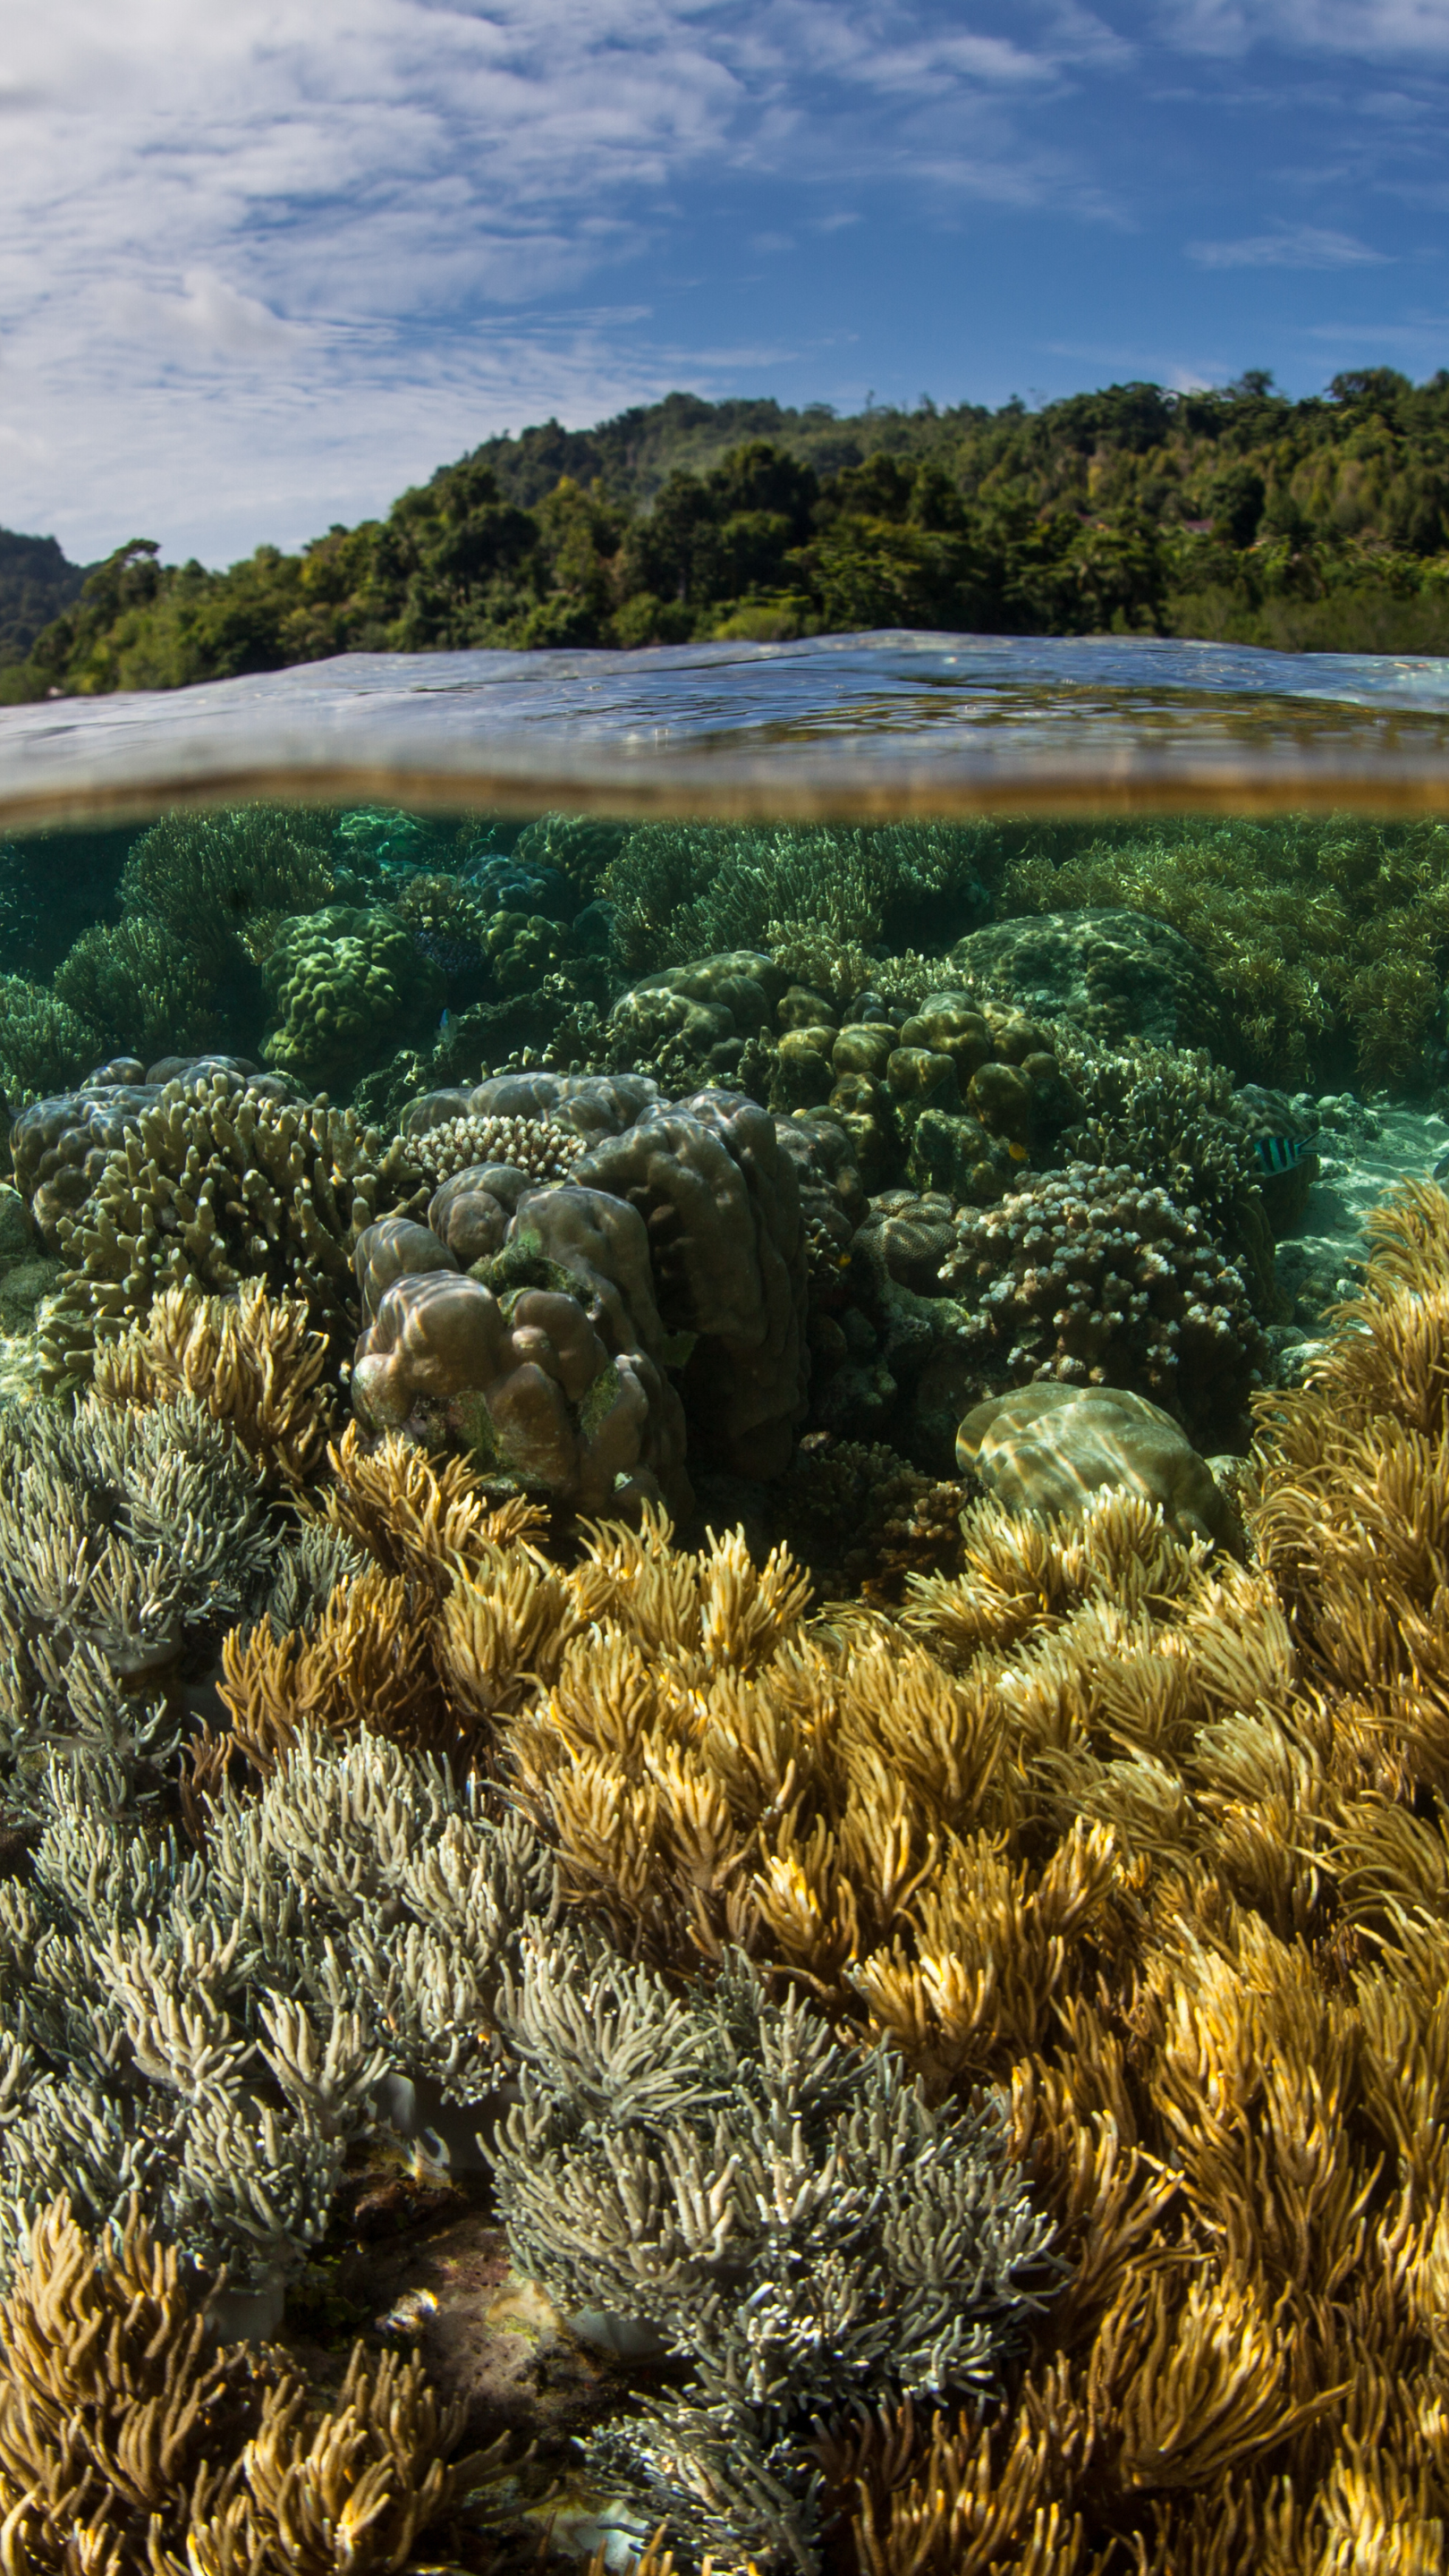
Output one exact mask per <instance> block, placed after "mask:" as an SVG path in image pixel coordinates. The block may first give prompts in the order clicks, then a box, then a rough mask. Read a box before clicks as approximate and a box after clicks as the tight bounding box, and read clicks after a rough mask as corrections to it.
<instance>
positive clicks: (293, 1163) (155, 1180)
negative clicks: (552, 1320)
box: [42, 1073, 417, 1384]
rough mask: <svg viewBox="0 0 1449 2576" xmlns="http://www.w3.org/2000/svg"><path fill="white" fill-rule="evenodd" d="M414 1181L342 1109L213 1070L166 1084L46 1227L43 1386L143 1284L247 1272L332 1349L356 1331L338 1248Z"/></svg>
mask: <svg viewBox="0 0 1449 2576" xmlns="http://www.w3.org/2000/svg"><path fill="white" fill-rule="evenodd" d="M416 1186H417V1176H416V1174H415V1173H413V1172H412V1171H411V1170H410V1169H409V1167H408V1166H407V1164H406V1162H405V1160H404V1157H403V1153H402V1150H401V1148H399V1147H397V1146H393V1147H390V1148H389V1149H388V1150H387V1151H386V1152H384V1151H383V1149H382V1145H381V1141H380V1139H379V1138H378V1137H377V1136H376V1135H375V1134H374V1133H373V1132H372V1131H371V1130H370V1129H364V1128H362V1127H360V1126H359V1125H358V1122H357V1120H356V1119H355V1118H354V1117H353V1116H352V1114H351V1112H350V1111H347V1112H344V1111H341V1110H336V1109H329V1108H328V1107H327V1105H326V1103H325V1101H317V1102H311V1103H307V1104H300V1103H295V1102H280V1101H277V1100H273V1099H267V1098H263V1097H260V1096H259V1095H258V1094H257V1093H256V1092H255V1091H252V1090H244V1091H241V1092H238V1091H236V1090H235V1088H234V1086H233V1085H232V1084H230V1083H229V1082H228V1079H227V1077H226V1076H225V1075H223V1074H220V1073H215V1074H212V1075H210V1076H209V1077H208V1076H203V1077H202V1078H201V1079H199V1080H196V1081H193V1082H190V1083H186V1082H169V1083H166V1084H165V1085H164V1086H163V1087H162V1090H161V1092H160V1094H159V1097H158V1098H157V1099H156V1100H155V1101H154V1102H152V1103H150V1104H148V1105H147V1106H146V1107H145V1108H143V1109H142V1110H141V1112H140V1114H139V1117H138V1118H137V1119H136V1123H135V1126H134V1128H132V1127H130V1126H129V1124H128V1128H127V1132H126V1133H125V1134H124V1135H123V1136H122V1138H121V1140H120V1142H119V1143H118V1144H116V1145H115V1146H113V1147H112V1148H111V1149H110V1150H109V1151H108V1152H107V1153H106V1154H105V1156H104V1159H103V1161H102V1164H101V1169H100V1172H99V1174H98V1175H97V1177H96V1179H95V1181H94V1183H93V1186H92V1188H91V1190H90V1194H89V1196H88V1197H87V1198H86V1199H85V1201H84V1203H83V1204H82V1206H81V1207H80V1208H79V1209H78V1210H77V1211H76V1212H75V1214H73V1215H71V1214H65V1215H62V1216H61V1217H60V1219H59V1223H58V1233H59V1239H60V1248H61V1251H62V1253H63V1254H64V1256H65V1260H66V1264H67V1267H66V1269H65V1271H64V1272H63V1274H62V1278H61V1285H60V1290H59V1293H58V1295H57V1297H56V1299H55V1301H54V1303H53V1305H52V1306H51V1307H50V1308H49V1309H48V1310H47V1314H46V1319H45V1324H44V1328H43V1333H42V1349H43V1357H44V1362H45V1367H46V1372H47V1375H48V1377H49V1379H50V1381H51V1382H52V1383H53V1384H65V1383H74V1382H75V1381H76V1380H78V1379H82V1378H84V1377H86V1376H88V1375H89V1372H90V1366H91V1357H90V1355H91V1351H92V1348H93V1346H94V1343H95V1342H96V1340H97V1339H102V1340H104V1339H110V1338H112V1337H114V1336H115V1335H116V1334H119V1333H122V1332H124V1331H125V1330H126V1329H127V1327H128V1326H129V1325H130V1324H132V1323H134V1322H135V1321H137V1320H139V1319H140V1318H141V1317H143V1316H145V1315H146V1314H147V1313H148V1312H149V1310H150V1307H151V1303H152V1300H153V1298H154V1297H155V1295H156V1293H157V1291H158V1290H159V1289H161V1288H164V1287H179V1286H180V1285H181V1284H182V1282H183V1281H185V1280H187V1279H194V1280H195V1281H196V1282H197V1283H198V1285H199V1286H201V1287H202V1288H206V1289H227V1288H233V1287H235V1286H236V1285H237V1284H238V1283H239V1281H241V1280H243V1279H253V1278H260V1279H263V1280H265V1281H266V1283H267V1285H268V1287H269V1288H270V1289H271V1290H272V1291H273V1292H274V1293H275V1294H278V1295H292V1296H299V1297H301V1298H303V1299H305V1301H306V1304H307V1307H308V1310H309V1312H310V1315H311V1319H312V1321H313V1323H314V1325H315V1326H316V1327H317V1328H318V1329H319V1330H321V1331H322V1332H324V1333H325V1334H326V1335H327V1336H328V1339H329V1341H330V1342H331V1343H332V1344H333V1345H334V1347H335V1346H336V1344H337V1342H338V1341H339V1340H340V1339H347V1340H350V1338H351V1337H352V1335H353V1334H354V1333H355V1332H356V1330H357V1308H356V1304H355V1300H354V1295H353V1280H352V1247H353V1245H354V1243H355V1242H356V1240H357V1238H358V1236H359V1235H360V1234H361V1233H362V1232H363V1230H364V1229H365V1228H366V1227H367V1226H368V1225H370V1224H371V1223H372V1220H373V1218H374V1217H375V1216H376V1215H377V1214H378V1213H379V1209H380V1207H385V1206H386V1205H388V1204H389V1203H390V1202H391V1201H393V1200H394V1199H396V1198H398V1197H405V1196H407V1195H408V1193H409V1192H410V1191H411V1190H413V1189H415V1188H416Z"/></svg>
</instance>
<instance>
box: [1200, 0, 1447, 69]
mask: <svg viewBox="0 0 1449 2576" xmlns="http://www.w3.org/2000/svg"><path fill="white" fill-rule="evenodd" d="M1160 15H1161V23H1162V24H1163V27H1164V30H1165V32H1166V33H1167V34H1168V35H1169V36H1170V37H1172V38H1173V39H1174V40H1175V41H1176V42H1178V43H1180V44H1184V45H1187V46H1188V47H1190V48H1191V49H1193V50H1194V51H1198V52H1202V53H1211V54H1245V53H1247V52H1249V51H1250V50H1251V49H1252V48H1253V47H1254V46H1257V45H1279V46H1284V47H1287V48H1289V49H1291V50H1294V51H1301V52H1306V53H1326V54H1359V55H1365V56H1368V57H1370V58H1376V57H1378V56H1389V57H1400V56H1403V57H1412V56H1414V55H1421V56H1422V55H1428V56H1435V55H1444V54H1449V6H1446V0H1166V5H1165V6H1164V7H1163V8H1162V10H1161V13H1160Z"/></svg>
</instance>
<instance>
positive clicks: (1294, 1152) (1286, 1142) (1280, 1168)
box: [1253, 1136, 1314, 1172]
mask: <svg viewBox="0 0 1449 2576" xmlns="http://www.w3.org/2000/svg"><path fill="white" fill-rule="evenodd" d="M1313 1150H1314V1149H1313V1146H1312V1144H1311V1142H1310V1141H1309V1139H1308V1137H1306V1136H1258V1137H1256V1138H1255V1139H1254V1142H1253V1153H1254V1156H1255V1158H1256V1161H1257V1165H1258V1169H1259V1171H1260V1172H1296V1171H1297V1169H1298V1166H1299V1164H1300V1163H1301V1162H1303V1161H1304V1160H1305V1158H1306V1157H1307V1156H1308V1155H1309V1154H1311V1153H1312V1152H1313Z"/></svg>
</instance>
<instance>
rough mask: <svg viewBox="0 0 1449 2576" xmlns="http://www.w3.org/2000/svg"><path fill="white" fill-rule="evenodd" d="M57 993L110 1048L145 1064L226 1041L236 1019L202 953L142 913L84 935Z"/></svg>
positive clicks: (62, 971) (59, 973)
mask: <svg viewBox="0 0 1449 2576" xmlns="http://www.w3.org/2000/svg"><path fill="white" fill-rule="evenodd" d="M54 991H55V993H56V995H57V997H58V999H59V1000H60V1001H62V1002H64V1003H66V1004H67V1005H68V1007H69V1008H70V1009H71V1010H73V1011H74V1012H75V1013H76V1015H77V1017H78V1018H79V1019H81V1020H82V1021H84V1023H85V1025H86V1026H87V1027H88V1028H90V1029H93V1030H95V1031H96V1033H97V1041H98V1043H97V1044H96V1045H95V1046H93V1048H92V1054H93V1055H95V1054H99V1053H100V1051H101V1049H102V1048H103V1047H112V1048H116V1049H125V1050H126V1051H128V1052H129V1053H132V1054H134V1055H137V1056H139V1057H141V1058H143V1059H145V1060H149V1059H150V1058H151V1057H152V1056H159V1055H165V1054H172V1053H175V1052H187V1053H194V1052H196V1051H198V1050H200V1049H201V1048H203V1047H210V1046H217V1045H219V1044H221V1043H222V1041H223V1037H224V1033H225V1030H226V1027H227V1025H228V1014H227V1012H226V1011H225V1010H223V1009H222V1008H220V1007H219V1006H218V1005H217V1003H216V1002H215V1001H214V1000H213V998H212V987H211V984H210V982H209V980H208V978H207V977H206V975H205V974H204V973H203V971H202V967H201V965H200V963H199V962H198V960H197V958H196V956H195V954H194V953H193V951H192V950H191V949H189V948H188V947H187V946H186V945H185V943H184V942H183V941H182V940H180V939H178V937H177V935H176V933H175V931H174V930H172V929H171V928H170V926H169V925H168V924H167V923H166V922H164V921H157V920H154V919H153V918H152V917H151V915H150V914H148V913H141V914H138V915H137V916H135V917H134V918H132V919H127V920H125V921H119V922H97V923H96V924H95V925H94V927H93V928H92V929H90V930H85V931H82V933H81V935H80V937H79V939H77V941H76V942H75V945H74V946H73V947H72V948H71V949H70V951H69V953H68V954H67V955H66V957H65V958H64V959H63V960H62V962H61V964H60V965H59V966H58V967H57V968H56V971H55V978H54Z"/></svg>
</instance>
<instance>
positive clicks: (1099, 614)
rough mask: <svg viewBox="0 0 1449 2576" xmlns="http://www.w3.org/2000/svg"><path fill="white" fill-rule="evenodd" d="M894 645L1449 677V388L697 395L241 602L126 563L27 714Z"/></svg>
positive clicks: (417, 513) (262, 556)
mask: <svg viewBox="0 0 1449 2576" xmlns="http://www.w3.org/2000/svg"><path fill="white" fill-rule="evenodd" d="M3 542H4V541H0V543H3ZM9 542H10V543H12V544H13V543H17V542H23V543H28V544H34V543H36V542H37V541H35V540H23V541H21V540H10V541H9ZM57 552H58V549H57ZM62 561H63V558H62ZM73 569H74V568H73V567H67V570H73ZM880 626H918V627H944V628H949V629H956V630H972V629H976V630H989V631H994V632H997V633H1009V634H1069V635H1078V634H1092V633H1100V632H1110V633H1117V634H1123V633H1134V634H1135V633H1143V634H1168V635H1190V636H1201V637H1208V638H1217V639H1223V640H1228V641H1234V642H1245V643H1255V644H1271V645H1277V646H1280V647H1283V648H1286V649H1289V650H1300V649H1304V650H1340V651H1402V652H1412V651H1442V650H1446V649H1449V372H1443V371H1441V372H1440V373H1439V374H1438V375H1436V376H1435V377H1433V378H1432V379H1431V380H1430V382H1429V383H1427V384H1425V385H1420V386H1414V385H1412V384H1411V383H1410V382H1409V380H1408V378H1407V377H1405V376H1401V375H1398V374H1396V373H1394V372H1393V371H1392V370H1391V369H1388V368H1375V369H1372V370H1369V371H1366V372H1362V373H1357V374H1350V375H1341V376H1337V377H1335V378H1334V381H1333V383H1332V385H1331V386H1330V388H1329V390H1328V392H1327V393H1326V394H1324V395H1322V396H1318V397H1314V398H1312V399H1309V400H1305V401H1299V402H1294V401H1290V400H1289V399H1288V398H1287V397H1286V396H1284V395H1282V394H1280V393H1278V392H1277V391H1276V390H1275V389H1274V386H1273V383H1272V379H1271V377H1268V376H1266V375H1263V374H1259V373H1254V374H1249V375H1246V376H1244V377H1242V378H1241V379H1240V380H1239V382H1238V383H1237V384H1235V385H1232V386H1230V387H1228V388H1227V389H1226V390H1224V391H1220V392H1202V393H1183V394H1173V393H1167V392H1164V391H1163V390H1162V388H1161V387H1160V386H1157V385H1148V384H1130V385H1114V386H1111V387H1109V388H1108V389H1107V390H1106V391H1105V392H1101V393H1094V394H1078V395H1073V396H1072V397H1071V398H1070V399H1068V400H1066V401H1063V402H1057V403H1051V404H1048V405H1047V406H1046V407H1045V408H1044V409H1043V410H1041V411H1038V412H1028V411H1027V410H1026V409H1025V407H1024V406H1023V405H1022V404H1020V403H1015V402H1013V403H1008V404H1006V405H1005V406H1004V407H1003V408H1002V409H1001V410H999V411H995V412H992V411H986V410H982V409H978V408H974V407H971V406H969V405H964V406H961V407H958V408H957V409H954V410H947V411H938V410H936V409H935V407H934V406H932V405H931V404H928V403H923V404H922V405H921V407H920V408H919V409H918V410H916V411H914V412H902V411H893V410H880V409H872V410H870V411H867V412H865V413H861V414H859V415H857V416H855V417H854V418H837V417H836V415H835V414H834V413H833V412H831V411H830V410H829V409H828V408H827V407H825V406H824V405H817V406H812V407H809V408H807V409H805V410H803V411H789V410H785V409H782V408H781V407H780V406H779V405H778V404H775V403H771V402H726V403H713V404H711V403H706V402H702V401H699V400H697V399H695V398H694V397H693V396H691V395H687V394H671V395H670V396H669V397H668V398H667V400H665V401H664V402H661V403H656V404H652V405H649V406H647V407H640V408H638V409H635V410H632V411H628V412H625V413H623V414H622V415H621V416H620V417H619V418H618V419H617V420H612V421H607V422H605V423H604V424H603V425H602V426H601V427H599V428H598V429H594V430H578V431H571V430H564V429H561V428H560V427H559V425H558V423H557V422H556V421H550V422H547V423H545V424H544V425H543V426H542V427H541V428H535V429H529V430H525V431H524V432H523V433H522V434H521V435H520V436H519V437H517V438H513V437H508V438H496V439H490V440H488V441H486V442H485V443H484V445H482V446H481V447H479V448H476V449H475V450H474V451H473V452H472V454H471V455H469V456H465V457H463V458H461V459H460V460H459V462H458V463H457V464H455V465H447V466H443V467H441V468H440V469H439V471H438V472H437V473H436V474H435V475H433V477H432V479H431V481H429V482H428V483H426V484H424V485H423V486H421V487H420V488H419V489H417V490H414V491H409V492H405V493H404V494H403V495H402V498H401V499H400V500H398V501H396V502H395V503H394V504H393V507H392V509H391V510H390V511H389V512H388V515H387V517H386V518H385V519H381V520H367V521H364V522H363V523H362V524H361V525H360V526H358V527H355V528H345V527H340V526H337V527H333V528H331V529H329V530H328V532H327V534H326V535H325V536H322V537H318V538H315V539H314V540H313V541H312V543H311V544H309V545H307V546H304V547H303V548H302V550H301V552H300V553H299V554H286V553H283V552H282V551H281V550H280V549H278V548H276V547H273V546H261V547H259V548H258V549H257V552H256V553H255V554H254V555H252V556H251V557H250V558H249V559H248V560H247V561H246V562H244V563H239V564H234V565H233V566H232V567H231V569H230V571H228V572H223V573H215V572H208V571H207V570H205V569H204V567H203V566H202V565H200V564H198V563H188V564H181V565H165V564H162V563H161V561H160V560H159V549H158V548H157V546H156V545H155V544H154V543H152V542H151V541H149V540H145V539H137V540H135V541H133V542H132V543H130V544H128V545H125V546H122V547H120V548H119V549H118V550H117V552H116V553H115V554H114V555H112V556H111V557H110V558H109V559H108V560H107V562H105V563H104V564H102V565H100V566H99V567H98V568H97V570H96V571H95V572H93V573H92V574H91V576H90V578H89V579H88V580H87V581H86V583H85V586H84V590H83V591H82V592H81V595H80V596H79V598H77V599H75V600H74V602H73V603H72V604H70V605H68V606H66V607H65V608H64V609H63V611H62V613H61V614H60V615H59V616H58V617H56V618H55V619H54V622H53V623H52V624H50V625H49V626H47V627H46V628H45V630H44V631H43V632H42V633H41V634H40V635H39V636H38V637H37V638H36V639H35V640H34V642H33V643H32V644H31V645H30V649H29V651H28V653H27V654H26V656H25V658H24V659H23V660H19V661H16V662H14V663H13V665H12V667H10V668H8V669H3V670H0V697H9V698H12V699H13V698H25V697H38V696H44V695H46V694H47V693H49V692H56V691H59V692H61V693H64V694H71V693H75V692H92V691H99V690H107V689H116V688H171V687H176V686H179V685H182V684H183V683H185V682H188V681H193V680H203V679H213V678H225V677H228V676H231V675H235V674H237V673H241V672H248V671H266V670H276V669H279V668H281V667H282V666H284V665H285V664H287V663H291V662H305V661H315V660H318V659H321V658H323V657H324V656H326V655H328V654H333V653H342V652H350V651H379V650H387V651H403V652H412V651H422V650H425V649H430V648H433V649H437V648H449V647H460V646H469V645H511V646H525V647H527V646H537V645H589V644H610V645H626V646H627V645H638V644H653V643H670V644H673V643H682V642H688V641H691V640H694V639H697V638H702V637H731V636H742V637H751V638H760V639H774V638H783V637H791V636H797V635H811V634H825V633H839V632H841V631H848V630H852V629H859V628H865V627H880Z"/></svg>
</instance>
